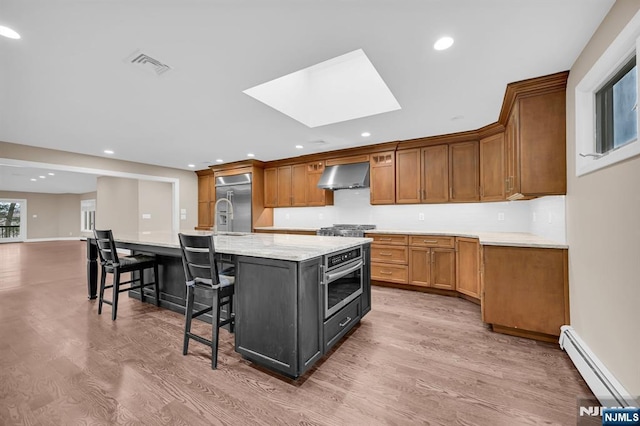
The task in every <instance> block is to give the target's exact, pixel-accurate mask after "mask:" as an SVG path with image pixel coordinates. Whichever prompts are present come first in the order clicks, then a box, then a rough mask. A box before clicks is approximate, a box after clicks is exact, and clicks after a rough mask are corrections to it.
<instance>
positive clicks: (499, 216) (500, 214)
mask: <svg viewBox="0 0 640 426" xmlns="http://www.w3.org/2000/svg"><path fill="white" fill-rule="evenodd" d="M498 220H499V221H500V222H502V221H503V220H504V213H502V212H500V213H498Z"/></svg>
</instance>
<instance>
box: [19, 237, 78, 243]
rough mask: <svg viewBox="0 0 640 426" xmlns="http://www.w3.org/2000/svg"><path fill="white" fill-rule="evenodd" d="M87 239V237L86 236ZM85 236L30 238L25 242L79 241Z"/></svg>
mask: <svg viewBox="0 0 640 426" xmlns="http://www.w3.org/2000/svg"><path fill="white" fill-rule="evenodd" d="M84 238H85V239H86V237H84ZM81 239H83V237H53V238H28V239H26V240H24V242H25V243H41V242H44V241H79V240H81Z"/></svg>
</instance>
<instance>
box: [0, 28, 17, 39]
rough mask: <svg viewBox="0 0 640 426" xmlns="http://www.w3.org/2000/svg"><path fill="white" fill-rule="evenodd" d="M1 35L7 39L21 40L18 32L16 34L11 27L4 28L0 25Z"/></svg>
mask: <svg viewBox="0 0 640 426" xmlns="http://www.w3.org/2000/svg"><path fill="white" fill-rule="evenodd" d="M0 35H1V36H5V37H6V38H12V39H14V40H17V39H19V38H20V34H18V33H17V32H15V31H14V30H12V29H11V28H9V27H3V26H2V25H0Z"/></svg>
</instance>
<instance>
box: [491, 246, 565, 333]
mask: <svg viewBox="0 0 640 426" xmlns="http://www.w3.org/2000/svg"><path fill="white" fill-rule="evenodd" d="M482 252H483V253H482V259H483V260H482V262H483V263H482V305H483V312H482V315H483V318H482V319H483V321H484V322H486V323H489V324H492V326H493V329H494V331H499V332H503V333H507V334H515V335H521V336H525V337H533V338H539V339H542V340H551V341H557V338H556V337H554V336H559V335H560V327H561V326H562V325H564V324H569V286H568V262H567V250H566V249H551V248H525V247H503V246H483V249H482ZM545 336H546V337H547V338H545Z"/></svg>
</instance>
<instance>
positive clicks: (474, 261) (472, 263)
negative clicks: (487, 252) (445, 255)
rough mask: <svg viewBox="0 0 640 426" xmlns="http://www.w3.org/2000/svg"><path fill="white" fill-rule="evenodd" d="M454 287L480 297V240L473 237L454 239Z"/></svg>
mask: <svg viewBox="0 0 640 426" xmlns="http://www.w3.org/2000/svg"><path fill="white" fill-rule="evenodd" d="M456 240H457V241H456V244H457V251H456V289H457V290H458V291H459V292H460V293H463V294H466V295H467V296H471V297H476V298H480V269H479V267H480V263H479V262H480V242H479V241H478V240H477V239H475V238H463V237H458V238H457V239H456Z"/></svg>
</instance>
